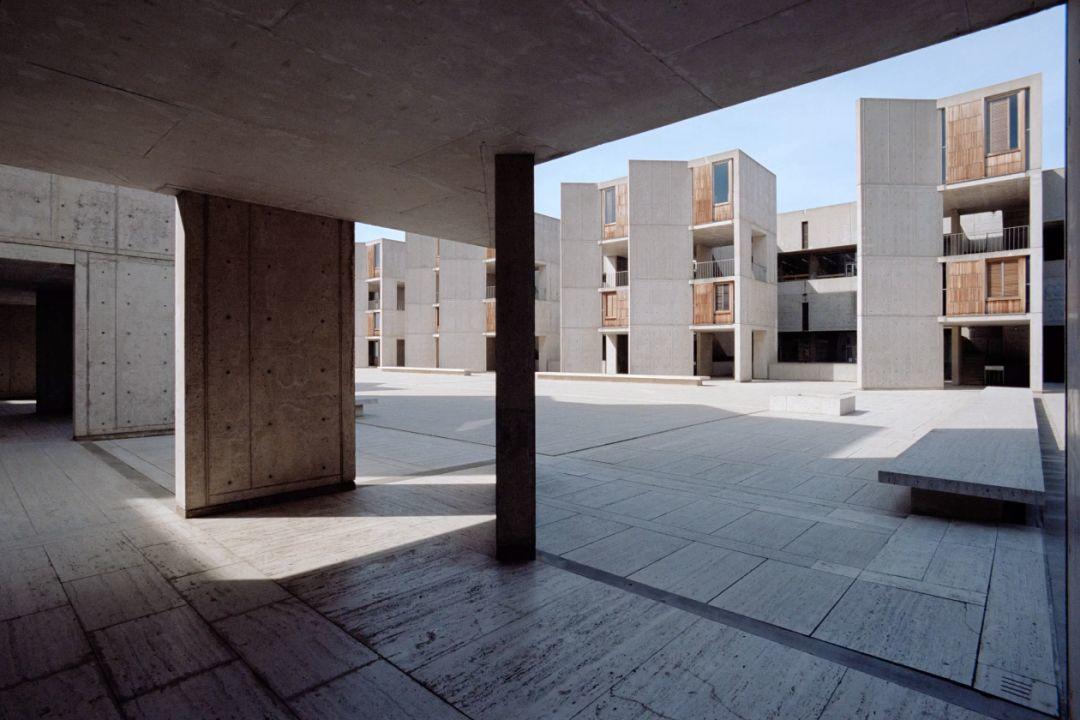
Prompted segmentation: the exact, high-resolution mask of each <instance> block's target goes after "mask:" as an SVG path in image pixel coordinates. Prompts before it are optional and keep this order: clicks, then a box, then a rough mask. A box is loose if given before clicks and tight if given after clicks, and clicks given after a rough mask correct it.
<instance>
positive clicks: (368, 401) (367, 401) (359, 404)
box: [354, 395, 379, 417]
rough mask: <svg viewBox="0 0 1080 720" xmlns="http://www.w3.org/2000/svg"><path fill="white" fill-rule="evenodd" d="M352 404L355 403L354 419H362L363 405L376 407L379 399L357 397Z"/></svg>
mask: <svg viewBox="0 0 1080 720" xmlns="http://www.w3.org/2000/svg"><path fill="white" fill-rule="evenodd" d="M354 402H355V403H356V417H363V416H364V406H365V405H377V404H378V402H379V399H378V398H370V397H369V398H365V397H360V396H359V395H357V396H356V398H355V400H354Z"/></svg>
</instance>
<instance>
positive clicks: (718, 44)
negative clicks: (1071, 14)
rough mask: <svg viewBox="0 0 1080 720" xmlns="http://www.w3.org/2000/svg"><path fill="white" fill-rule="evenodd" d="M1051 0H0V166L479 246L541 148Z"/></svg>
mask: <svg viewBox="0 0 1080 720" xmlns="http://www.w3.org/2000/svg"><path fill="white" fill-rule="evenodd" d="M1055 4H1057V2H1056V0H1034V1H1033V0H1026V1H1025V0H988V1H986V2H970V1H969V0H912V2H903V3H898V2H882V1H881V0H847V1H840V0H838V1H829V0H762V1H761V2H745V0H715V1H710V0H668V1H664V2H661V1H660V0H535V1H533V0H519V1H511V0H478V1H476V2H466V1H463V0H459V1H455V0H439V1H436V2H422V1H420V0H412V1H408V0H400V1H398V2H375V1H374V0H370V1H364V0H307V1H305V0H300V1H297V0H261V1H260V0H192V1H190V2H174V1H171V0H142V1H140V2H136V1H134V0H113V1H112V2H101V1H96V0H76V1H64V0H8V1H6V2H4V3H3V4H0V163H4V164H10V165H17V166H21V167H28V168H34V169H39V170H45V171H49V172H57V173H62V174H66V175H72V176H76V177H82V178H88V179H93V180H100V181H105V182H110V183H117V184H121V185H128V186H133V187H140V188H147V189H152V190H159V191H163V192H175V191H177V190H179V189H185V188H187V189H195V190H199V191H203V192H209V193H215V194H219V195H225V196H229V197H234V198H239V199H243V200H249V201H254V202H259V203H264V204H268V205H275V206H280V207H285V208H292V209H297V210H303V211H307V212H313V213H319V214H324V215H329V216H334V217H340V218H347V219H350V220H361V221H364V222H369V223H373V224H378V225H385V226H389V227H395V228H400V229H403V230H409V231H413V232H417V233H424V234H429V235H437V236H441V237H447V238H451V239H455V240H461V241H465V242H473V243H479V244H490V242H491V227H492V224H493V223H492V214H493V207H492V206H493V195H492V194H491V190H492V184H493V171H492V167H493V163H492V157H493V155H494V154H495V153H498V152H532V153H535V155H536V158H537V161H538V162H543V161H545V160H549V159H552V158H555V157H558V156H560V155H564V154H567V153H571V152H575V151H577V150H581V149H584V148H588V147H591V146H594V145H598V144H600V143H604V142H607V141H611V140H615V139H618V138H621V137H625V136H627V135H631V134H634V133H638V132H642V131H644V130H648V129H651V128H655V127H659V126H661V125H665V124H668V123H672V122H675V121H677V120H682V119H685V118H688V117H691V116H694V115H698V114H701V113H704V112H708V111H710V110H715V109H717V108H722V107H726V106H729V105H732V104H735V103H738V102H742V101H745V100H749V99H752V98H755V97H759V96H761V95H765V94H768V93H771V92H775V91H778V90H782V89H784V88H788V87H792V86H795V85H800V84H802V83H805V82H809V81H811V80H816V79H819V78H822V77H826V76H828V75H832V74H834V73H837V72H841V71H844V70H847V69H850V68H853V67H857V66H859V65H864V64H866V63H869V62H873V61H876V60H881V59H883V58H887V57H891V56H894V55H897V54H900V53H904V52H907V51H910V50H915V49H917V48H920V47H924V46H926V45H930V44H933V43H936V42H939V41H942V40H947V39H949V38H953V37H956V36H959V35H962V34H965V33H969V32H972V31H975V30H979V29H981V28H985V27H989V26H991V25H995V24H998V23H1000V22H1003V21H1005V20H1009V19H1012V18H1015V17H1019V16H1022V15H1025V14H1028V13H1031V12H1034V11H1037V10H1041V9H1044V8H1045V7H1049V6H1051V5H1055Z"/></svg>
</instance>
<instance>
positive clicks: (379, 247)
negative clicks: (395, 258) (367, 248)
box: [375, 243, 382, 268]
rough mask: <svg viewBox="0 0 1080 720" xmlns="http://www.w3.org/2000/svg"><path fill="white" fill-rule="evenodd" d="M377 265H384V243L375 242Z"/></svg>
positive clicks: (378, 266)
mask: <svg viewBox="0 0 1080 720" xmlns="http://www.w3.org/2000/svg"><path fill="white" fill-rule="evenodd" d="M375 267H377V268H380V267H382V243H375Z"/></svg>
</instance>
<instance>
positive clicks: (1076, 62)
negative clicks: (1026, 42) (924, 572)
mask: <svg viewBox="0 0 1080 720" xmlns="http://www.w3.org/2000/svg"><path fill="white" fill-rule="evenodd" d="M1065 76H1066V77H1065V97H1066V103H1067V105H1066V108H1065V244H1066V249H1065V261H1066V270H1067V272H1066V273H1065V282H1066V293H1067V300H1066V313H1065V317H1066V320H1065V323H1066V328H1065V348H1066V356H1067V360H1066V363H1067V365H1066V368H1065V378H1066V383H1067V389H1066V395H1065V403H1066V404H1065V408H1066V420H1065V426H1066V441H1065V442H1066V445H1065V453H1066V455H1065V471H1066V475H1067V489H1066V499H1065V507H1066V510H1067V514H1068V518H1067V525H1066V528H1067V530H1066V533H1067V535H1066V543H1067V557H1068V561H1067V566H1068V571H1067V579H1066V582H1067V584H1068V590H1067V602H1068V606H1067V610H1066V612H1067V617H1066V623H1067V628H1068V631H1067V634H1068V641H1067V642H1068V664H1067V668H1068V682H1067V688H1068V693H1067V695H1068V698H1067V702H1068V708H1069V710H1068V713H1069V714H1068V717H1070V718H1072V720H1080V174H1078V173H1080V0H1069V4H1068V10H1067V19H1066V40H1065Z"/></svg>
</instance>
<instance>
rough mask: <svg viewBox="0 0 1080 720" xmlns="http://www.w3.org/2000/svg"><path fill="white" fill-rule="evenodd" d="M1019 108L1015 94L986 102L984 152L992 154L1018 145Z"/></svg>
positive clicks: (1015, 147)
mask: <svg viewBox="0 0 1080 720" xmlns="http://www.w3.org/2000/svg"><path fill="white" fill-rule="evenodd" d="M1018 118H1019V108H1018V105H1017V97H1016V95H1015V94H1013V95H1009V96H1007V97H1002V98H995V99H994V100H988V101H987V102H986V152H987V154H990V155H992V154H994V153H1000V152H1008V151H1009V150H1016V149H1017V148H1018V147H1020V128H1019V120H1018Z"/></svg>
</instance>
